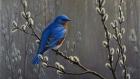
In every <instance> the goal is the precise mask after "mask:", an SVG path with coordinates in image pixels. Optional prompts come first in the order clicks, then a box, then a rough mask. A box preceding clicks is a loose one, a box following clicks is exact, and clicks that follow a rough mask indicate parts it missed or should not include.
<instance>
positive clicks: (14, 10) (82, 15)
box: [0, 0, 140, 79]
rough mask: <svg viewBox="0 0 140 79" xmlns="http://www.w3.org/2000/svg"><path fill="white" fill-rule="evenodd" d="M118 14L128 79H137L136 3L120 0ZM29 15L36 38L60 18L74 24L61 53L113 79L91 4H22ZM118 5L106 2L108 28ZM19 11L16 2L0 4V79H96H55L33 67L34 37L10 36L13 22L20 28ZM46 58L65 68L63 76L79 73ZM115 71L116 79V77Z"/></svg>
mask: <svg viewBox="0 0 140 79" xmlns="http://www.w3.org/2000/svg"><path fill="white" fill-rule="evenodd" d="M124 1H125V3H124V5H123V11H124V15H125V23H124V24H123V26H124V27H125V28H126V33H125V35H124V38H123V40H124V44H126V46H127V53H126V55H127V67H128V71H129V73H130V74H131V79H140V75H139V73H140V60H139V59H140V51H139V50H140V22H139V21H140V5H139V4H140V0H124ZM27 2H28V10H29V11H31V14H32V17H33V19H34V23H35V24H34V28H35V31H36V32H37V34H38V35H39V36H40V35H41V31H42V30H43V29H44V28H45V26H46V25H47V24H48V23H49V22H51V20H52V19H53V18H54V17H55V16H57V15H61V14H66V15H68V16H69V17H70V18H71V19H72V20H73V21H72V22H70V23H69V29H68V30H69V31H68V33H67V38H66V40H65V43H64V45H63V46H62V47H61V48H60V50H61V51H63V52H65V54H67V55H76V56H78V57H79V58H80V61H81V63H82V64H83V65H84V66H86V67H87V68H89V69H92V70H95V71H97V72H98V73H100V74H102V75H103V76H105V77H106V79H112V75H111V72H110V71H109V69H107V68H106V67H105V63H106V62H107V51H106V49H105V48H104V47H103V46H102V41H103V40H105V38H104V29H103V26H102V24H101V20H100V16H99V15H98V13H97V12H96V0H27ZM118 2H119V0H106V4H105V8H106V10H107V13H108V14H109V20H108V21H107V25H109V24H110V22H111V21H113V20H114V19H115V18H117V16H118ZM21 11H23V7H22V5H21V1H20V0H0V79H98V78H97V77H96V76H93V75H89V74H86V75H80V76H70V75H57V73H56V71H55V70H52V69H46V68H42V67H40V66H39V65H32V63H31V60H32V57H33V55H34V54H35V53H36V50H37V47H38V45H37V44H36V42H35V41H36V38H34V37H32V36H30V35H27V34H24V33H23V32H20V31H17V32H15V33H11V28H12V21H14V20H15V21H16V22H17V23H18V25H19V26H21V25H22V24H23V23H24V22H25V20H24V19H23V18H22V17H21ZM48 52H49V53H46V55H48V57H49V63H50V64H52V65H54V63H55V62H56V61H58V62H60V63H61V64H63V65H64V66H65V69H66V71H69V72H81V69H80V68H78V67H77V66H74V65H72V64H70V63H69V62H67V61H65V60H63V58H61V57H59V56H56V55H55V54H54V53H53V52H52V51H48ZM121 73H122V72H121V68H118V70H117V74H118V77H120V76H121Z"/></svg>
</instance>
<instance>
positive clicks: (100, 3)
mask: <svg viewBox="0 0 140 79" xmlns="http://www.w3.org/2000/svg"><path fill="white" fill-rule="evenodd" d="M104 4H105V0H97V5H98V6H97V7H96V9H97V11H98V13H99V15H100V16H101V22H102V25H103V27H104V31H105V38H106V41H105V42H106V44H105V48H107V50H108V61H109V63H107V65H108V67H109V69H110V71H111V73H112V75H113V78H114V79H117V77H116V73H115V71H114V68H113V55H112V52H111V47H110V39H111V33H110V32H109V30H108V28H107V26H106V24H105V22H106V21H107V19H108V14H107V13H106V11H105V8H104V7H103V6H104Z"/></svg>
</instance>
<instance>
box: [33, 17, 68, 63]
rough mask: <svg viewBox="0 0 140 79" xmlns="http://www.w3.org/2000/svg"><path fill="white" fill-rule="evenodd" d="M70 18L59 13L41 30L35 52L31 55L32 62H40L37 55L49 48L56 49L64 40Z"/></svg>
mask: <svg viewBox="0 0 140 79" xmlns="http://www.w3.org/2000/svg"><path fill="white" fill-rule="evenodd" d="M69 21H71V19H70V18H69V17H68V16H66V15H59V16H56V18H55V19H54V20H53V21H52V22H51V23H50V24H49V25H48V26H46V28H45V29H44V30H43V32H42V35H41V39H40V42H39V47H38V50H37V53H36V54H35V56H34V57H33V60H32V63H33V64H39V63H40V62H41V60H40V58H39V55H43V54H44V52H45V51H47V50H49V49H55V50H58V48H60V47H61V46H62V44H63V42H64V39H65V37H66V32H67V29H68V26H67V24H68V22H69Z"/></svg>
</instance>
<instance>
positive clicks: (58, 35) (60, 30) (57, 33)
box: [48, 26, 66, 48]
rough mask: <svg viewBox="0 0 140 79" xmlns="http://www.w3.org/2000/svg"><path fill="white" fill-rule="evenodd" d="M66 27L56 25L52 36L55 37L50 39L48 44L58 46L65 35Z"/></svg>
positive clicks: (52, 46) (51, 46)
mask: <svg viewBox="0 0 140 79" xmlns="http://www.w3.org/2000/svg"><path fill="white" fill-rule="evenodd" d="M65 32H66V29H65V28H64V27H60V26H59V27H56V28H55V29H53V31H52V34H51V36H52V37H53V38H52V39H51V40H50V41H49V44H48V46H49V47H50V48H54V47H56V46H57V44H58V42H59V41H60V40H62V39H64V37H65Z"/></svg>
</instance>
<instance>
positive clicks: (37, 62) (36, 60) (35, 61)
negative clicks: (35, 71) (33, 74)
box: [32, 54, 41, 64]
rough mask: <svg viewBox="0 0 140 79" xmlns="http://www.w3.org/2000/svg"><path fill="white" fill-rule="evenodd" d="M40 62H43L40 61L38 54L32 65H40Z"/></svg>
mask: <svg viewBox="0 0 140 79" xmlns="http://www.w3.org/2000/svg"><path fill="white" fill-rule="evenodd" d="M40 61H41V60H40V58H39V56H38V54H36V55H35V57H34V58H33V60H32V63H33V64H39V63H40Z"/></svg>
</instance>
